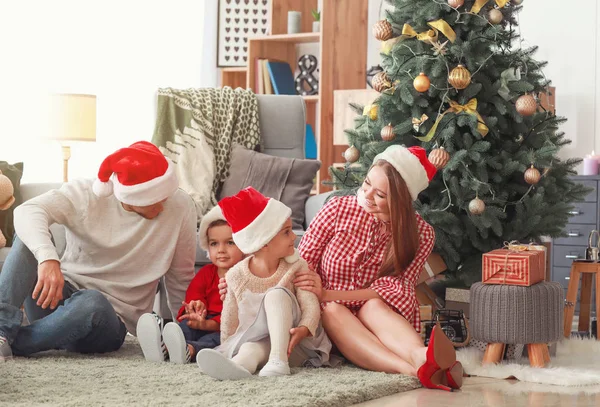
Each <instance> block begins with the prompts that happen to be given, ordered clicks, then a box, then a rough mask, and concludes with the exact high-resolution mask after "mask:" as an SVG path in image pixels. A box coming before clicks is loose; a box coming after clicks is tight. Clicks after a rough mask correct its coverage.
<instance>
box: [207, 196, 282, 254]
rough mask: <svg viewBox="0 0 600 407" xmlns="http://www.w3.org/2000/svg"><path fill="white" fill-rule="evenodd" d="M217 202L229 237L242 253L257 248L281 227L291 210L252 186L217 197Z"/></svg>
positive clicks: (247, 252) (256, 249)
mask: <svg viewBox="0 0 600 407" xmlns="http://www.w3.org/2000/svg"><path fill="white" fill-rule="evenodd" d="M219 206H220V207H221V211H222V212H223V216H225V219H227V222H228V223H229V225H230V226H231V231H232V232H233V241H234V242H235V244H236V245H237V247H238V248H239V249H240V250H241V251H242V252H243V253H244V254H251V253H254V252H257V251H258V250H260V249H261V248H262V247H263V246H265V245H266V244H267V243H269V242H270V241H271V239H273V238H274V237H275V235H276V234H277V233H279V231H280V230H281V228H282V227H283V225H284V223H285V222H286V221H287V220H288V219H289V217H290V216H292V210H291V209H290V208H288V207H287V206H286V205H284V204H283V203H281V202H279V201H278V200H276V199H273V198H267V197H265V196H264V195H263V194H261V193H260V192H258V191H257V190H255V189H254V188H252V187H248V188H245V189H242V190H241V191H240V192H238V193H237V195H234V196H230V197H227V198H223V199H221V201H219Z"/></svg>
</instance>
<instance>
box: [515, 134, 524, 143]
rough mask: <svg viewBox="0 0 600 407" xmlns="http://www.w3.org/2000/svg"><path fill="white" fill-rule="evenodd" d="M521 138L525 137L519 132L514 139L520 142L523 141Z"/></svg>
mask: <svg viewBox="0 0 600 407" xmlns="http://www.w3.org/2000/svg"><path fill="white" fill-rule="evenodd" d="M523 140H525V137H523V135H522V134H519V135H518V136H517V138H515V141H516V142H517V143H522V142H523Z"/></svg>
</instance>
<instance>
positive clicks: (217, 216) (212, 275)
mask: <svg viewBox="0 0 600 407" xmlns="http://www.w3.org/2000/svg"><path fill="white" fill-rule="evenodd" d="M198 240H199V243H200V247H201V248H202V249H204V250H207V251H208V257H209V259H210V261H211V262H212V264H208V265H206V266H204V267H202V268H201V269H200V270H199V271H198V273H197V274H196V276H195V277H194V279H193V280H192V281H191V283H190V285H189V287H188V289H187V292H186V294H185V301H184V302H183V306H182V307H181V309H180V310H179V313H178V315H177V321H178V322H179V323H178V324H177V323H174V322H170V323H168V324H167V325H165V327H164V330H162V337H161V325H162V324H161V321H160V317H158V316H157V315H155V314H144V315H142V316H141V317H140V319H139V321H138V327H137V332H138V338H139V341H140V345H141V347H142V351H143V352H144V356H145V357H146V360H149V361H155V362H162V361H164V360H166V358H167V355H168V358H169V360H170V361H171V362H173V363H180V364H183V363H188V362H190V361H191V360H194V358H195V356H196V354H197V353H198V352H199V351H200V350H201V349H205V348H214V347H215V346H218V345H219V343H220V324H221V311H222V309H223V302H222V301H221V299H220V298H219V290H218V287H217V285H218V282H219V279H220V278H223V277H224V276H225V274H226V273H227V271H228V270H229V269H230V268H231V267H232V266H233V265H234V264H236V263H238V262H239V261H240V260H242V258H243V257H244V255H243V253H242V252H241V251H240V250H239V249H238V248H237V246H236V245H235V243H234V242H233V240H232V236H231V227H230V226H229V225H228V224H227V221H226V220H225V218H224V217H223V214H222V212H221V208H219V207H218V206H215V207H214V208H213V209H211V210H210V211H209V212H208V213H207V214H206V215H204V217H203V218H202V222H200V230H199V231H198ZM163 341H164V342H163Z"/></svg>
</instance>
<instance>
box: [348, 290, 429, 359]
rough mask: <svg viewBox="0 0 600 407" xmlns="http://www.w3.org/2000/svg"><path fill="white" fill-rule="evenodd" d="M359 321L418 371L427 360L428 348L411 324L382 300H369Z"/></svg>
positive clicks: (362, 310) (359, 312)
mask: <svg viewBox="0 0 600 407" xmlns="http://www.w3.org/2000/svg"><path fill="white" fill-rule="evenodd" d="M358 319H359V320H360V322H361V323H363V324H364V326H365V327H366V328H367V329H368V330H369V331H371V332H372V333H373V334H374V335H375V336H376V337H377V338H378V339H379V340H380V341H381V343H382V344H383V345H384V346H385V347H386V348H387V349H389V350H390V351H392V352H394V353H395V354H396V355H398V356H399V357H400V358H401V359H403V360H405V361H407V362H409V363H410V364H411V365H412V366H413V367H414V368H415V369H418V368H419V367H420V366H421V365H422V364H423V363H425V360H426V352H427V348H426V347H425V346H423V340H422V339H421V337H420V336H419V334H418V333H417V331H415V328H414V327H413V326H412V324H411V323H410V322H408V321H407V320H406V319H404V318H403V317H402V316H401V315H399V314H398V313H396V312H394V311H392V309H391V308H390V307H389V306H388V305H387V304H386V303H385V302H383V300H380V299H372V300H369V301H367V302H366V303H365V305H363V306H362V307H361V309H360V311H358Z"/></svg>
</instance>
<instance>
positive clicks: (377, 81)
mask: <svg viewBox="0 0 600 407" xmlns="http://www.w3.org/2000/svg"><path fill="white" fill-rule="evenodd" d="M371 83H372V84H373V89H375V90H376V91H377V92H380V93H381V92H383V91H384V90H386V89H389V88H391V87H392V82H391V81H390V78H389V77H388V76H387V74H386V73H385V72H379V73H378V74H377V75H375V76H374V77H373V81H372V82H371Z"/></svg>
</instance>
